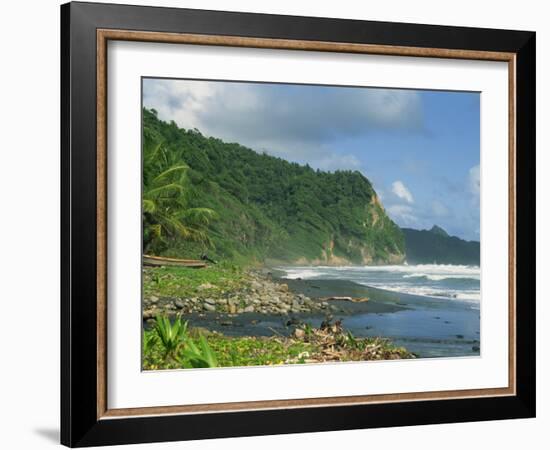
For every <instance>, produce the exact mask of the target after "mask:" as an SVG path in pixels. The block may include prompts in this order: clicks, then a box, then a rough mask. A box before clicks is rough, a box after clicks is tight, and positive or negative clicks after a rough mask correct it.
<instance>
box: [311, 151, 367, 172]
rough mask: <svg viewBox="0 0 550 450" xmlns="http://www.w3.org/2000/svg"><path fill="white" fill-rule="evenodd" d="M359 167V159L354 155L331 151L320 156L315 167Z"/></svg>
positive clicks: (331, 169) (324, 168) (336, 168)
mask: <svg viewBox="0 0 550 450" xmlns="http://www.w3.org/2000/svg"><path fill="white" fill-rule="evenodd" d="M359 167H361V161H359V159H358V158H357V157H356V156H355V155H349V154H346V155H339V154H336V153H332V154H329V155H326V156H323V157H321V159H320V160H319V161H318V162H317V164H316V167H315V168H316V169H321V170H329V171H334V170H338V169H345V170H353V169H358V168H359Z"/></svg>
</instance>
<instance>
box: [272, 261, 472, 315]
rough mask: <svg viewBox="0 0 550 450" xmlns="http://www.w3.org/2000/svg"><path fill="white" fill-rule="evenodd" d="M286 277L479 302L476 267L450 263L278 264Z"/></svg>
mask: <svg viewBox="0 0 550 450" xmlns="http://www.w3.org/2000/svg"><path fill="white" fill-rule="evenodd" d="M280 269H281V270H284V271H285V272H286V278H289V279H299V278H300V279H305V280H314V279H317V280H318V279H323V280H350V281H354V282H356V283H359V284H362V285H365V286H371V287H376V288H379V289H385V290H388V291H394V292H400V293H406V294H413V295H421V296H426V297H434V298H443V299H453V300H460V301H464V302H469V303H472V305H474V307H475V305H479V302H480V297H481V296H480V289H479V284H480V268H479V267H478V266H466V265H451V264H418V265H392V266H338V267H331V266H318V267H312V266H301V267H281V268H280Z"/></svg>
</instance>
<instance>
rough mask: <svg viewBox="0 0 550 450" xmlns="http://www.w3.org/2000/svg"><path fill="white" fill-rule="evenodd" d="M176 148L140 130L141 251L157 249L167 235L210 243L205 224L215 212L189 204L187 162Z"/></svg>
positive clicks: (214, 215)
mask: <svg viewBox="0 0 550 450" xmlns="http://www.w3.org/2000/svg"><path fill="white" fill-rule="evenodd" d="M182 161H183V159H182V157H181V154H180V152H178V151H177V150H172V149H170V150H168V149H166V147H165V146H164V144H163V142H162V141H160V140H159V139H156V138H155V136H154V135H153V134H152V133H151V132H147V131H144V148H143V192H142V211H143V251H144V253H148V252H149V251H150V250H154V249H158V248H159V247H160V244H165V243H166V238H167V237H180V238H182V239H185V240H191V241H198V242H202V243H203V244H205V245H210V239H209V236H208V233H207V227H208V225H209V223H210V221H211V220H213V219H214V218H215V217H216V213H215V212H214V211H213V210H211V209H209V208H191V207H189V201H188V195H189V180H188V177H187V172H188V170H189V166H187V164H185V163H183V162H182Z"/></svg>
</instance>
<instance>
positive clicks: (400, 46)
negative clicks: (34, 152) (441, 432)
mask: <svg viewBox="0 0 550 450" xmlns="http://www.w3.org/2000/svg"><path fill="white" fill-rule="evenodd" d="M61 19H62V20H61V23H62V30H61V38H62V41H61V54H62V71H61V72H62V80H61V82H62V97H61V111H62V130H61V133H62V158H61V166H62V167H61V172H62V198H61V200H62V247H61V254H62V258H61V259H62V299H61V300H62V317H61V324H62V327H61V332H62V344H61V353H62V379H61V383H62V398H61V406H62V414H61V416H62V424H61V429H62V433H61V440H62V443H63V444H65V445H68V446H91V445H107V444H123V443H138V442H155V441H170V440H186V439H203V438H214V437H229V436H246V435H263V434H276V433H295V432H311V431H325V430H343V429H353V428H368V427H385V426H399V425H416V424H428V423H444V422H461V421H479V420H492V419H508V418H519V417H524V418H525V417H533V416H534V414H535V338H534V337H535V280H534V278H535V271H534V265H535V233H534V227H535V189H534V186H535V179H534V173H535V172H534V167H535V33H533V32H527V31H508V30H490V29H476V28H458V27H446V26H432V25H416V24H400V23H382V22H368V21H352V20H340V19H325V18H309V17H291V16H276V15H262V14H249V13H230V12H215V11H201V10H189V9H169V8H153V7H137V6H125V5H109V4H93V3H69V4H66V5H63V6H62V8H61Z"/></svg>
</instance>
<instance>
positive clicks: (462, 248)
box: [403, 225, 479, 266]
mask: <svg viewBox="0 0 550 450" xmlns="http://www.w3.org/2000/svg"><path fill="white" fill-rule="evenodd" d="M403 234H404V235H405V247H406V254H407V262H408V263H409V264H432V263H434V264H466V265H477V266H479V242H477V241H464V240H462V239H460V238H458V237H456V236H449V235H448V234H447V233H446V232H445V230H443V229H442V228H440V227H438V226H435V225H434V226H433V227H432V229H430V230H413V229H411V228H403Z"/></svg>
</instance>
